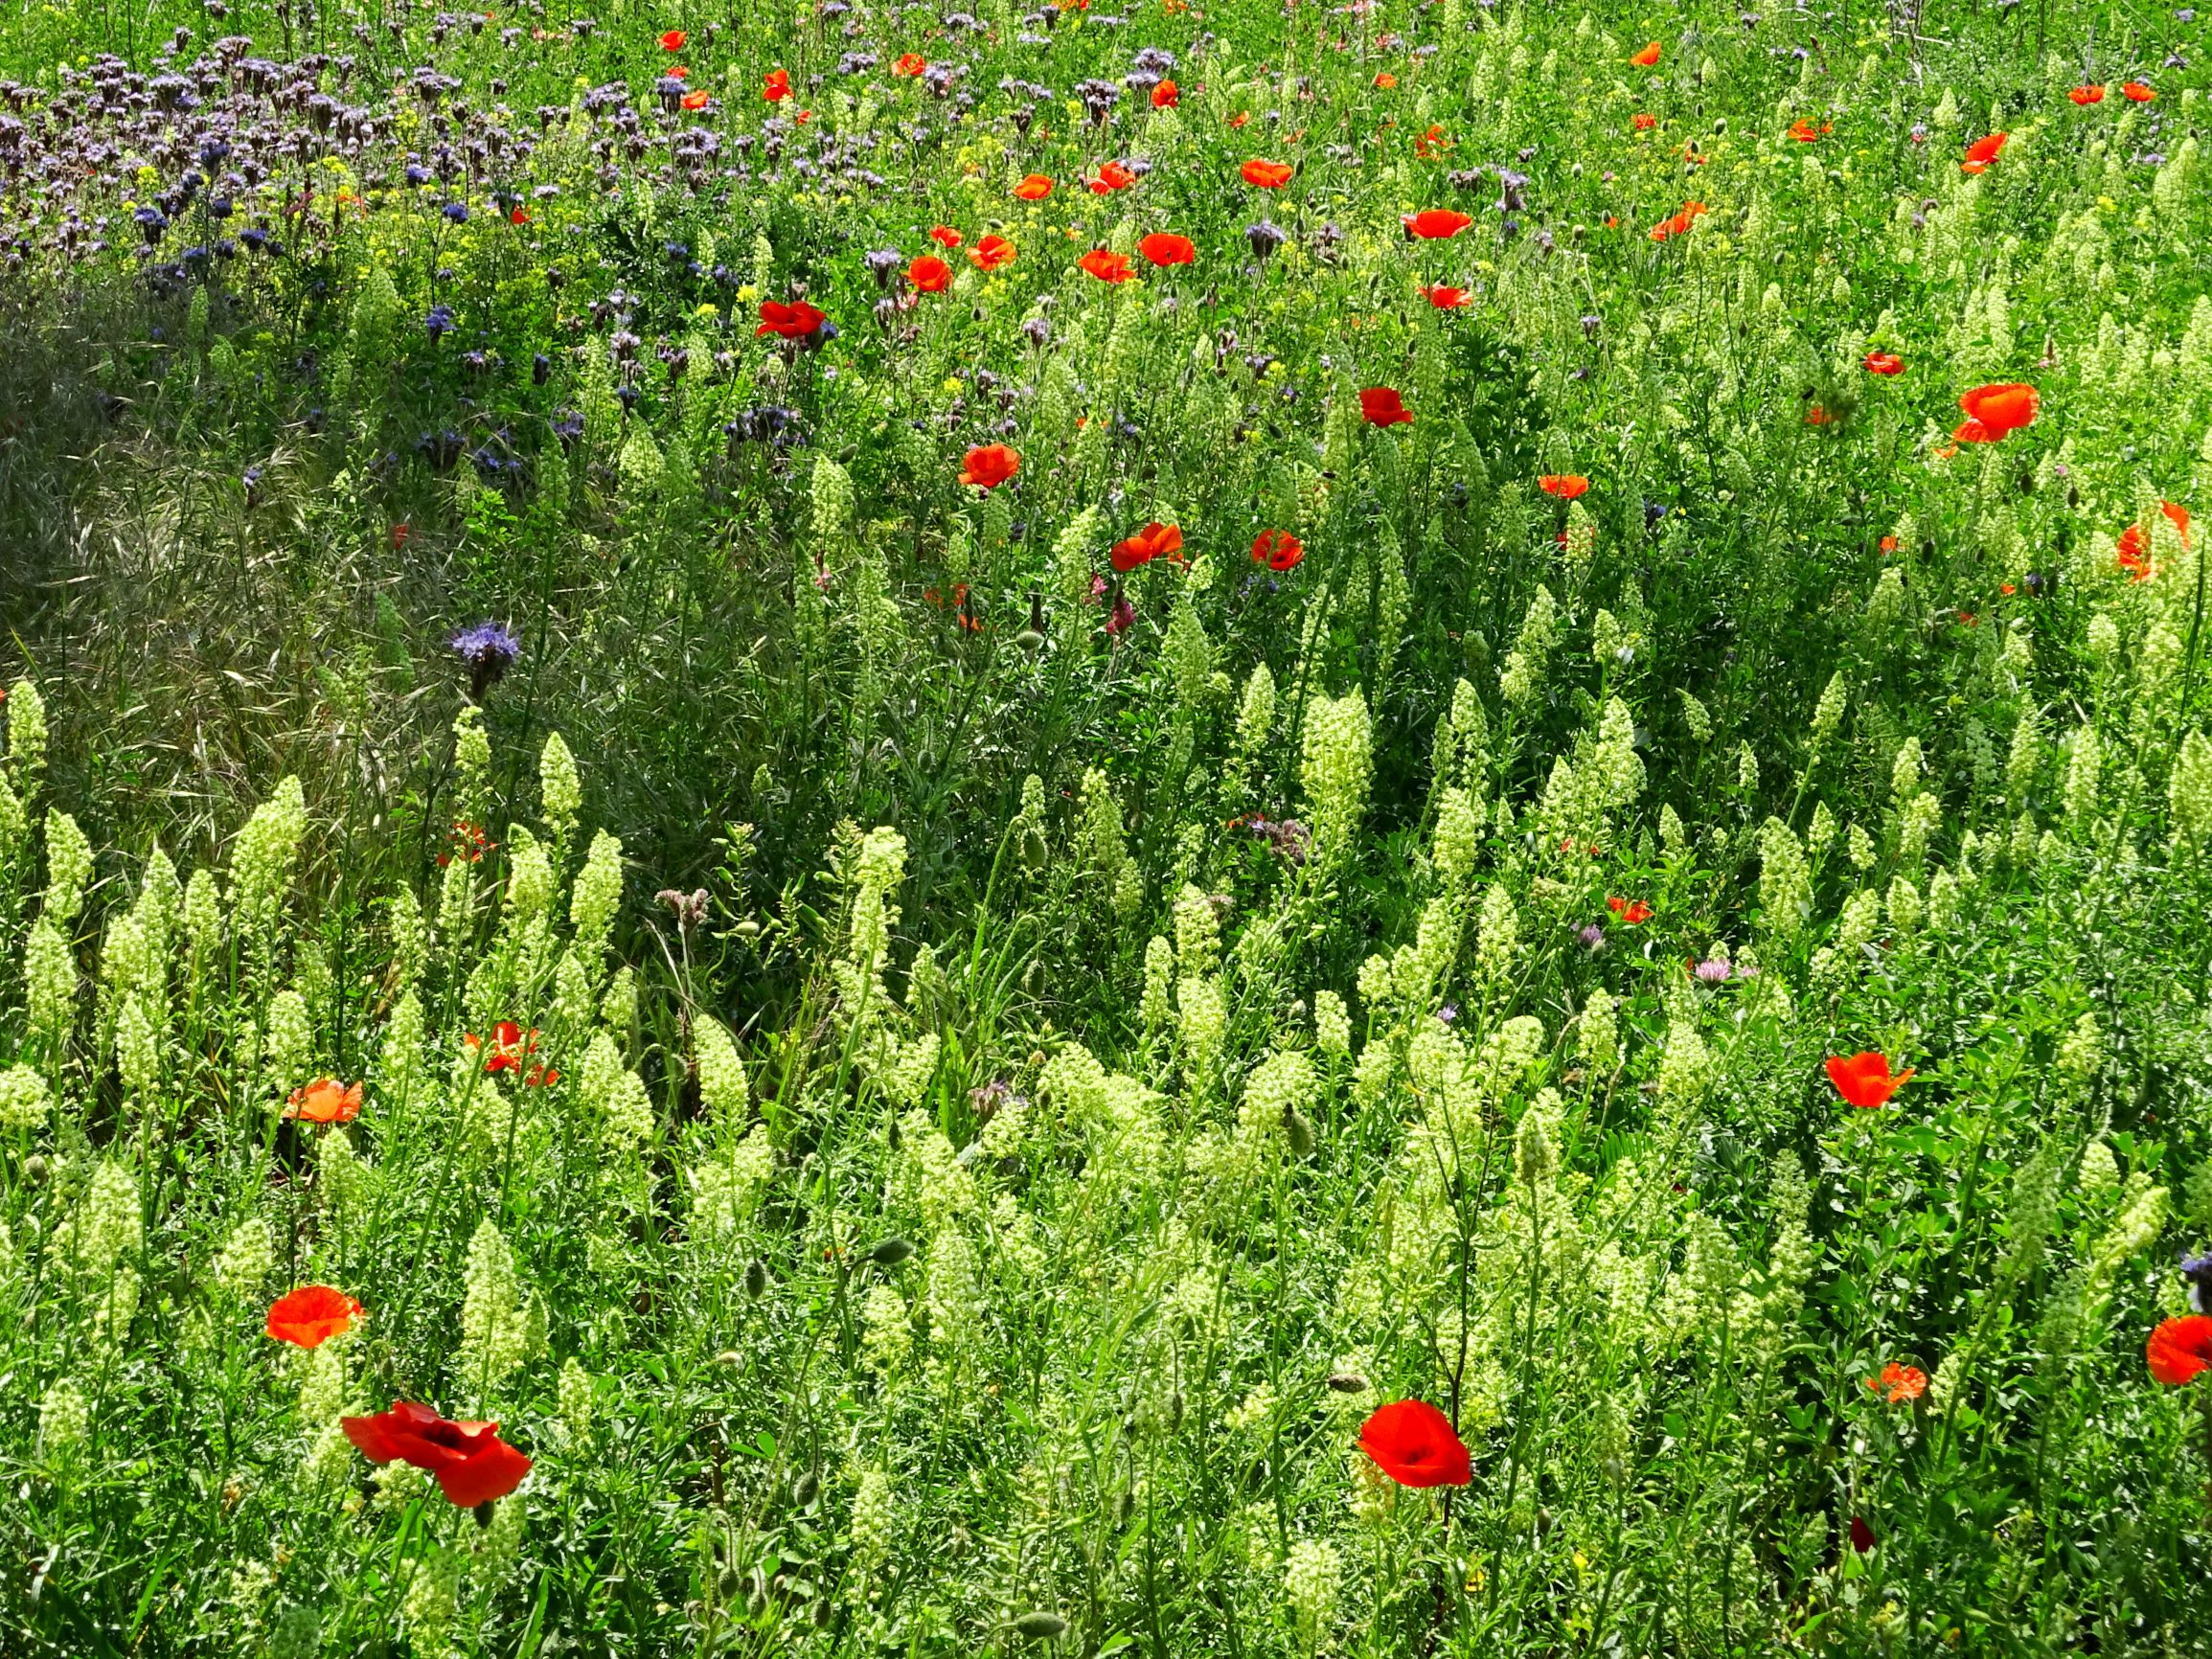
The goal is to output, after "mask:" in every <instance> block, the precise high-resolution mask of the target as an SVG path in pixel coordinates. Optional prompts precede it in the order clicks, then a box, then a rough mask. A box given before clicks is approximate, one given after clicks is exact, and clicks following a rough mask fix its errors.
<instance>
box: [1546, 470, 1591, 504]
mask: <svg viewBox="0 0 2212 1659" xmlns="http://www.w3.org/2000/svg"><path fill="white" fill-rule="evenodd" d="M1536 487H1537V488H1538V489H1540V490H1542V491H1543V492H1544V493H1545V494H1546V495H1556V496H1558V497H1559V498H1560V499H1561V500H1562V501H1573V500H1575V499H1576V498H1577V497H1578V496H1582V495H1585V494H1587V493H1588V492H1589V488H1590V481H1589V480H1588V479H1586V478H1585V477H1584V476H1583V475H1582V474H1581V473H1579V472H1547V473H1545V474H1544V475H1543V476H1542V477H1540V478H1539V479H1538V480H1537V481H1536Z"/></svg>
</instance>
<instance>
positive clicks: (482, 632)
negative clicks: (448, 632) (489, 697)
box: [445, 622, 522, 703]
mask: <svg viewBox="0 0 2212 1659" xmlns="http://www.w3.org/2000/svg"><path fill="white" fill-rule="evenodd" d="M445 643H446V644H447V645H448V646H449V647H451V648H452V650H453V653H454V655H456V656H458V657H459V658H460V659H461V660H462V661H463V662H464V663H467V665H468V695H469V697H470V698H471V699H472V700H473V701H476V702H479V703H481V702H482V701H483V700H484V693H486V692H489V691H490V689H491V688H492V687H493V686H494V685H496V684H497V683H498V682H499V678H500V676H501V675H502V674H504V673H506V672H507V670H509V669H511V668H513V666H514V664H515V661H516V659H518V658H519V657H520V656H521V655H522V642H521V641H520V640H518V639H516V638H515V637H514V636H513V634H511V633H509V632H508V631H507V630H506V629H505V628H503V627H501V626H500V625H498V624H497V623H494V622H481V623H478V624H477V625H475V626H474V627H472V628H463V629H462V630H461V631H460V632H459V633H457V634H455V635H454V636H453V637H452V638H451V639H449V640H447V641H446V642H445Z"/></svg>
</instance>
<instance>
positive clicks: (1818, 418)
mask: <svg viewBox="0 0 2212 1659" xmlns="http://www.w3.org/2000/svg"><path fill="white" fill-rule="evenodd" d="M1831 419H1832V417H1831V416H1830V415H1829V413H1828V411H1827V410H1825V409H1823V408H1821V406H1820V405H1819V404H1817V403H1815V404H1813V407H1812V408H1810V409H1808V410H1806V411H1805V424H1806V425H1808V426H1825V425H1827V424H1828V422H1829V420H1831Z"/></svg>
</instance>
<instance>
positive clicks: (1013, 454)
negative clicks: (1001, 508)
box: [960, 443, 1021, 489]
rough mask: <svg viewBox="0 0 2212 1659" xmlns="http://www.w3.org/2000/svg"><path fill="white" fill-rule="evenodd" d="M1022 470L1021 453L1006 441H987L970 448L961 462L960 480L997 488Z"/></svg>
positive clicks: (988, 487)
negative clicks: (977, 447)
mask: <svg viewBox="0 0 2212 1659" xmlns="http://www.w3.org/2000/svg"><path fill="white" fill-rule="evenodd" d="M1020 470H1021V453H1020V451H1018V450H1016V449H1015V448H1013V447H1012V446H1011V445H1009V444H1005V443H986V444H984V445H983V446H982V447H981V448H979V449H970V450H969V452H968V453H967V455H966V456H965V457H963V458H962V461H961V464H960V482H961V483H963V484H972V485H976V486H978V487H979V488H981V489H997V488H998V487H999V486H1000V485H1001V484H1004V483H1005V482H1006V481H1007V480H1008V479H1009V478H1012V477H1013V476H1014V475H1015V473H1016V472H1019V471H1020Z"/></svg>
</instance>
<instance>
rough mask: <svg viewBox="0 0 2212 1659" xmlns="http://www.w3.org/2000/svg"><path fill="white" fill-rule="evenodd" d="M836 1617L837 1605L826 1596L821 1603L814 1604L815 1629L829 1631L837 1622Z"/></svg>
mask: <svg viewBox="0 0 2212 1659" xmlns="http://www.w3.org/2000/svg"><path fill="white" fill-rule="evenodd" d="M836 1617H837V1603H836V1602H832V1601H831V1600H830V1598H829V1597H827V1596H824V1597H823V1598H822V1599H821V1600H820V1601H819V1602H815V1603H814V1612H813V1619H814V1628H815V1629H817V1630H827V1629H828V1628H829V1627H830V1626H831V1625H832V1623H834V1622H835V1620H836Z"/></svg>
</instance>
